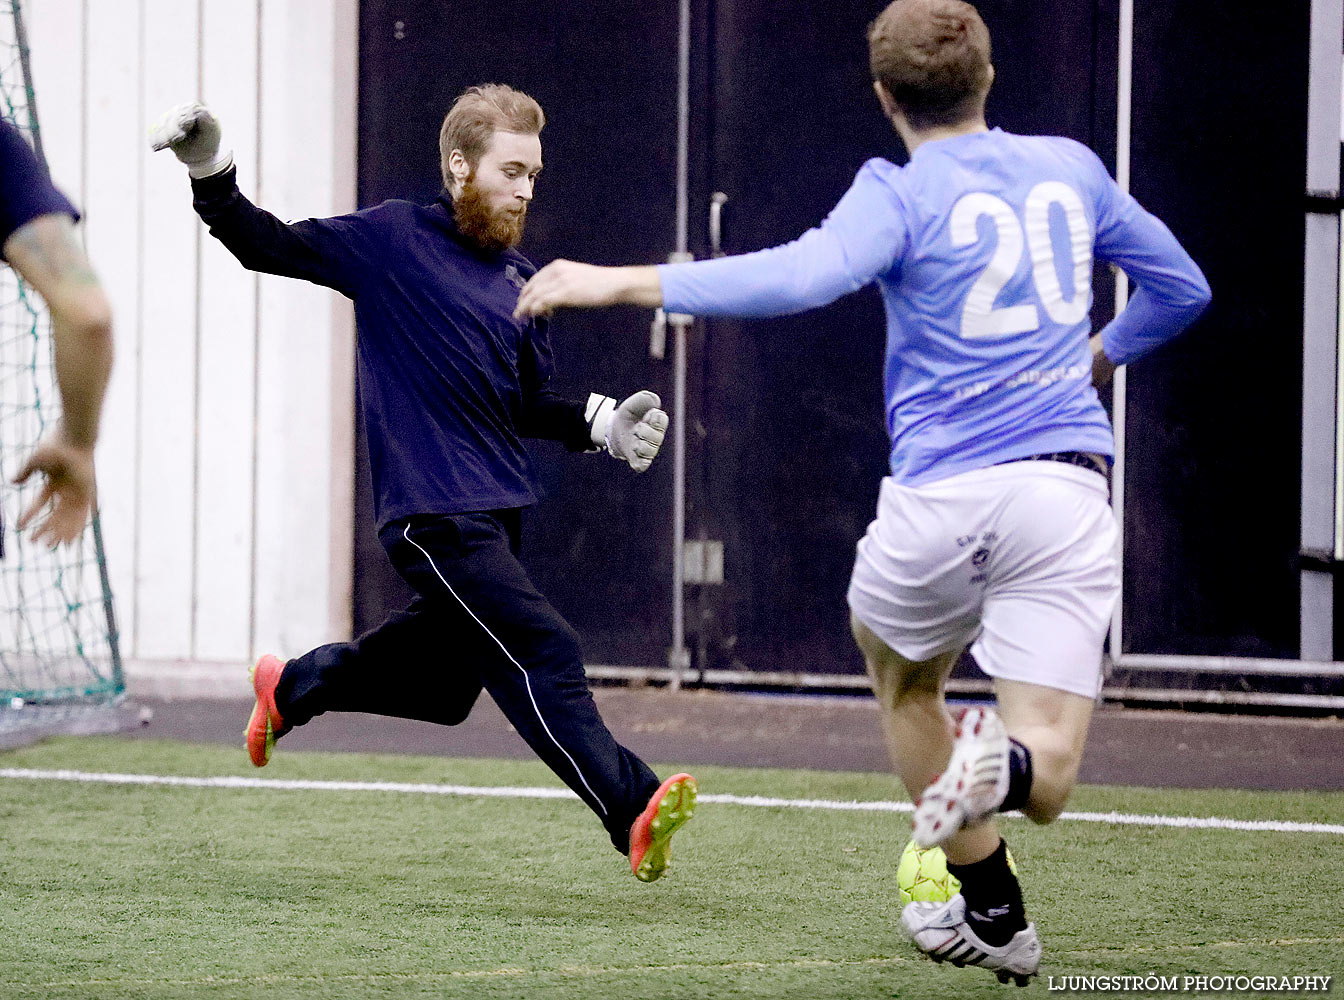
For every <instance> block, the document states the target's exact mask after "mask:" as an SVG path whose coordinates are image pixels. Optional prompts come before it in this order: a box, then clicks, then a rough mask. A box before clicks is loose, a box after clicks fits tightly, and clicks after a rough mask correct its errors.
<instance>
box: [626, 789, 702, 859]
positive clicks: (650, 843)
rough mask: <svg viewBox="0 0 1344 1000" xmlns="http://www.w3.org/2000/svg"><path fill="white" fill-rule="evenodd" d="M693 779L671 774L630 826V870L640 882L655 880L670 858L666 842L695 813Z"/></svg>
mask: <svg viewBox="0 0 1344 1000" xmlns="http://www.w3.org/2000/svg"><path fill="white" fill-rule="evenodd" d="M695 793H696V784H695V779H694V778H692V777H691V776H690V775H689V774H674V775H672V777H670V778H668V779H667V780H666V781H664V782H663V783H662V784H661V785H659V786H658V791H656V792H654V793H653V798H651V799H649V804H648V805H647V806H646V807H645V808H644V811H643V812H642V813H640V814H639V816H638V817H637V818H636V819H635V822H634V824H633V825H632V826H631V827H630V870H631V871H632V872H634V873H635V878H637V879H639V880H640V881H641V882H656V881H658V879H660V878H662V877H663V875H664V874H666V872H667V869H668V867H669V866H670V865H671V861H670V860H669V856H668V842H669V841H671V839H672V834H674V833H676V832H677V831H678V830H680V829H681V828H682V827H683V826H685V825H686V821H687V820H688V819H690V818H691V816H692V815H693V814H694V812H695Z"/></svg>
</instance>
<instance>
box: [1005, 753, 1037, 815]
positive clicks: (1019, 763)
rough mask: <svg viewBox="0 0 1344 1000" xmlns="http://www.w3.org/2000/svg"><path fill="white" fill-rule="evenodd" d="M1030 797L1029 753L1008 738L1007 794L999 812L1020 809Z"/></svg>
mask: <svg viewBox="0 0 1344 1000" xmlns="http://www.w3.org/2000/svg"><path fill="white" fill-rule="evenodd" d="M1030 795H1031V751H1030V750H1028V749H1027V748H1026V747H1025V746H1023V745H1022V744H1021V743H1019V742H1018V741H1017V740H1015V739H1013V738H1012V737H1011V736H1010V737H1008V793H1007V794H1006V795H1005V796H1004V797H1003V805H1001V806H999V812H1010V811H1012V810H1013V809H1021V808H1022V807H1023V806H1024V805H1026V804H1027V799H1028V798H1029V797H1030Z"/></svg>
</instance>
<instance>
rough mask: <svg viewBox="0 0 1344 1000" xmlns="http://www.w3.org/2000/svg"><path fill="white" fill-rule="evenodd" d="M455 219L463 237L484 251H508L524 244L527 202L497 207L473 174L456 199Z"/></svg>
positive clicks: (454, 204)
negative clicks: (512, 206) (513, 205)
mask: <svg viewBox="0 0 1344 1000" xmlns="http://www.w3.org/2000/svg"><path fill="white" fill-rule="evenodd" d="M453 218H455V219H456V220H457V228H458V229H460V230H461V231H462V234H463V235H464V236H466V237H467V238H468V239H470V240H472V241H473V242H475V243H477V244H478V245H479V246H481V247H482V248H483V249H485V250H494V251H500V250H507V249H509V248H510V247H516V246H517V245H518V244H519V243H520V242H522V239H523V225H524V223H525V222H526V221H527V204H526V203H525V202H524V203H523V204H521V205H519V206H518V207H517V208H494V207H493V206H491V204H490V198H489V195H488V194H487V193H486V192H485V191H483V190H482V189H481V187H480V186H479V185H478V184H477V183H476V180H475V176H474V174H473V176H471V177H468V178H467V179H466V180H465V181H463V182H462V190H461V192H459V193H458V196H457V197H456V198H454V199H453Z"/></svg>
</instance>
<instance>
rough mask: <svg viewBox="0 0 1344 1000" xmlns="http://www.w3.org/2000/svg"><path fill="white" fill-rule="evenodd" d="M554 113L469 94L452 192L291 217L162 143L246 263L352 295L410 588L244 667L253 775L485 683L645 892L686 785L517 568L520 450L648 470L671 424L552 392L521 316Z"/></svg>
mask: <svg viewBox="0 0 1344 1000" xmlns="http://www.w3.org/2000/svg"><path fill="white" fill-rule="evenodd" d="M544 124H545V117H544V115H543V113H542V110H541V107H540V106H539V105H538V104H537V102H536V101H534V100H533V99H532V98H531V97H529V96H527V95H526V94H523V93H521V92H520V91H517V90H514V89H512V88H510V87H506V86H502V85H496V84H491V85H488V86H483V87H472V88H469V89H468V90H467V91H465V92H464V93H463V94H462V95H461V96H460V97H458V99H457V100H456V101H455V102H454V104H453V106H452V108H451V110H450V111H449V112H448V115H447V116H446V118H445V119H444V123H443V128H442V130H441V133H440V137H439V147H440V154H441V164H442V172H443V183H444V190H443V192H442V193H441V195H440V196H439V198H438V199H437V200H436V201H435V202H434V203H433V204H430V205H424V206H422V205H417V204H414V203H412V202H408V201H387V202H384V203H383V204H381V205H378V206H376V207H373V208H369V209H365V210H363V211H359V212H355V213H353V214H350V215H343V216H339V217H336V218H329V219H308V220H304V221H301V222H295V223H292V224H287V223H284V222H281V221H280V220H279V219H277V218H275V217H274V216H273V215H271V214H270V213H268V212H266V211H263V210H262V209H260V208H258V207H257V206H255V205H253V204H252V203H251V202H249V201H248V200H247V199H246V198H245V197H243V195H242V194H241V193H240V192H239V190H238V184H237V176H236V171H235V168H234V165H233V157H232V154H231V152H229V151H228V150H227V149H226V148H224V147H223V146H222V144H221V130H220V125H219V122H218V120H217V119H216V118H215V117H214V116H213V115H212V114H211V113H210V112H209V110H207V109H206V108H204V107H203V106H201V105H199V104H185V105H180V106H178V107H176V108H173V109H172V110H171V111H169V112H168V113H167V114H166V115H165V116H164V117H163V118H162V119H161V120H160V122H159V124H158V125H156V126H155V127H154V129H153V131H152V133H151V144H152V145H153V147H154V148H155V149H171V150H172V151H173V152H174V153H175V154H176V156H177V157H178V159H180V160H181V161H182V162H184V163H185V164H186V165H187V168H188V171H189V173H190V175H191V178H192V181H191V184H192V191H193V194H194V206H195V209H196V211H197V213H198V214H199V215H200V217H201V218H202V219H203V220H204V221H205V223H206V224H207V225H208V226H209V227H210V233H211V235H212V236H214V237H215V238H216V239H218V240H219V241H220V242H221V243H223V244H224V246H225V247H227V248H228V250H229V251H230V252H231V253H232V254H233V255H234V256H235V257H237V258H238V260H239V261H240V262H241V263H242V264H243V265H244V266H245V267H247V268H249V269H251V270H254V271H262V272H265V273H268V274H278V275H284V276H287V277H293V278H302V279H304V280H307V281H311V282H314V283H316V284H319V285H325V286H327V287H329V288H333V289H335V290H336V291H338V292H340V293H341V294H343V295H345V296H347V297H349V298H350V299H352V300H353V301H354V305H355V316H356V321H357V325H358V331H359V335H358V374H359V380H358V387H359V401H360V407H361V410H362V415H363V420H364V427H365V431H366V437H367V440H368V447H369V464H370V468H371V472H372V476H373V492H374V498H375V499H374V502H375V507H376V509H375V515H376V520H377V524H378V535H379V540H380V541H381V542H382V544H383V547H384V548H385V549H386V551H387V553H388V555H389V557H390V558H391V560H392V564H393V565H394V566H395V567H396V570H397V572H398V573H399V574H400V575H401V577H402V578H403V579H404V580H405V581H406V582H407V583H408V584H410V586H411V587H412V588H414V590H415V592H416V595H417V596H416V597H415V599H414V600H413V601H412V603H411V605H410V606H409V607H408V608H407V609H406V610H404V611H401V612H398V613H395V614H393V615H392V616H391V617H389V618H388V619H387V620H386V621H384V622H383V623H382V624H381V625H379V626H378V627H377V628H375V629H373V630H372V631H370V632H368V633H366V634H365V635H362V636H360V637H359V638H357V639H355V640H354V641H352V642H337V643H332V644H330V645H325V646H321V647H319V648H317V649H314V650H312V651H310V652H308V653H305V654H304V655H302V656H300V657H298V658H296V659H293V660H290V661H288V662H283V661H281V660H280V659H278V658H277V657H274V656H269V655H268V656H263V657H261V659H260V660H259V661H258V662H257V663H256V665H255V666H254V667H253V669H252V683H253V688H254V691H255V695H256V704H255V707H254V709H253V712H252V716H251V719H250V720H249V722H248V726H247V733H246V744H247V750H248V754H249V756H250V757H251V760H252V763H253V764H255V765H256V766H258V767H261V766H263V765H265V764H266V763H267V761H268V760H269V759H270V756H271V752H272V748H273V745H274V742H275V740H276V739H278V738H279V737H281V736H283V735H284V734H285V733H287V732H289V731H290V730H291V729H293V728H294V727H295V726H301V725H304V724H305V723H307V722H308V721H310V720H311V719H313V718H314V717H316V716H318V715H321V714H322V713H323V712H371V713H375V714H380V715H387V716H395V717H400V718H408V719H421V720H425V721H429V722H435V723H439V724H442V725H449V726H451V725H455V724H457V723H460V722H462V721H463V720H464V719H465V718H466V717H467V715H468V714H469V713H470V711H471V709H472V706H473V705H474V704H475V701H476V699H477V697H478V696H479V695H480V693H481V691H482V690H483V689H484V690H485V691H487V692H489V694H490V696H491V697H492V698H493V699H494V700H495V702H496V703H497V704H498V705H499V707H500V709H501V710H502V711H503V713H504V715H505V716H506V717H507V718H508V720H509V722H510V723H512V724H513V726H514V728H515V729H517V731H518V733H519V734H520V735H521V736H522V737H523V739H525V740H526V741H527V742H528V744H529V745H530V746H531V747H532V749H533V750H534V751H535V752H536V754H537V755H538V756H539V757H540V758H541V759H542V760H543V761H545V762H546V764H547V765H549V766H550V768H551V769H552V770H553V771H554V772H555V773H556V774H557V775H558V776H559V777H560V779H561V780H563V781H564V782H565V784H567V785H568V786H569V787H570V788H571V789H573V791H574V792H575V794H577V795H578V796H579V798H580V799H582V800H583V801H584V802H585V803H587V805H588V806H589V807H590V808H592V810H593V811H594V812H595V813H596V814H597V815H598V817H599V818H600V819H601V821H602V824H603V825H604V826H605V827H606V829H607V832H608V833H609V834H610V836H611V840H612V843H613V844H614V845H615V846H616V848H617V850H619V851H621V852H622V853H624V854H627V855H628V856H629V859H630V865H631V869H632V871H633V872H634V874H635V875H636V877H637V878H639V879H640V880H641V881H645V882H652V881H654V880H655V879H657V878H659V877H661V876H662V874H663V873H664V871H665V870H666V868H667V865H668V846H669V840H670V838H671V836H672V834H673V833H674V832H675V831H676V830H677V829H678V828H680V826H681V825H682V824H684V823H685V822H686V820H687V819H689V818H690V816H691V813H692V811H693V807H694V800H695V791H696V788H695V780H694V779H693V778H692V777H691V776H690V775H687V774H677V775H673V776H672V777H669V778H668V779H666V780H665V781H660V780H659V778H658V777H657V775H655V774H654V773H653V771H652V770H650V769H649V767H648V766H647V765H646V764H645V763H644V762H643V761H642V760H640V758H639V757H637V756H636V755H635V754H634V753H632V752H631V751H630V750H628V749H626V748H625V747H623V746H621V745H620V744H619V743H617V742H616V740H615V738H614V737H613V736H612V734H611V732H610V731H609V730H608V729H607V726H606V724H605V723H604V722H603V721H602V718H601V716H600V715H599V713H598V711H597V706H596V704H595V703H594V701H593V697H592V693H591V691H590V690H589V687H588V683H587V678H586V675H585V673H584V669H583V663H582V659H581V654H580V649H579V640H578V637H577V635H576V634H575V632H574V630H573V629H572V628H571V627H570V625H569V624H568V623H567V622H566V621H565V620H564V619H563V618H562V617H561V616H560V614H559V613H558V612H557V611H556V610H555V608H553V607H552V606H551V604H550V602H549V601H547V600H546V598H545V597H544V596H542V594H541V593H540V592H539V591H538V590H537V588H536V587H535V586H534V585H533V583H532V581H531V580H530V579H529V577H528V575H527V573H526V572H525V570H524V569H523V566H522V564H521V563H520V562H519V561H518V546H519V532H520V526H521V515H522V511H523V510H524V509H525V508H526V507H528V506H530V505H531V504H533V503H534V502H536V499H537V497H536V490H535V485H534V481H535V473H534V471H533V467H532V464H531V461H530V459H529V457H528V454H527V451H526V450H525V448H524V446H523V441H522V439H523V438H526V437H531V438H548V439H552V440H557V441H560V442H562V443H563V444H564V445H565V446H566V448H568V449H569V450H570V451H575V452H585V451H597V450H605V451H607V452H608V453H609V454H610V455H612V456H613V457H615V458H617V459H619V460H621V461H623V462H626V463H627V464H628V465H629V466H630V467H631V468H632V469H634V470H635V471H637V472H642V471H644V470H646V469H647V468H648V467H649V465H650V463H652V461H653V460H654V458H655V457H656V456H657V454H658V450H659V447H660V446H661V444H662V441H663V435H664V432H665V431H666V428H667V414H666V413H664V412H663V411H662V410H661V409H660V408H659V399H658V396H657V395H655V394H654V393H653V392H649V391H642V392H636V393H635V394H634V395H632V396H629V397H628V398H626V399H625V400H624V401H622V402H619V403H618V402H617V400H616V399H614V398H611V397H608V396H605V395H601V394H596V393H595V394H592V395H590V396H589V397H588V399H586V400H581V399H567V398H564V397H562V396H561V395H559V394H557V393H556V392H555V391H553V390H552V389H551V388H550V387H549V383H550V379H551V375H552V372H553V368H554V363H553V359H552V353H551V345H550V341H549V336H548V330H547V321H546V320H545V319H544V318H537V319H531V320H518V319H515V318H514V316H513V312H514V308H515V306H516V304H517V300H518V293H519V290H520V289H521V288H522V287H523V285H524V284H525V283H526V281H527V279H528V278H529V277H531V275H532V274H533V273H534V272H535V268H534V267H533V265H532V264H531V262H530V261H528V259H527V258H526V257H524V256H523V255H522V254H521V253H519V252H518V250H517V249H516V247H517V245H518V243H519V241H520V240H521V238H522V234H523V226H524V221H525V219H526V216H527V210H528V206H529V204H530V202H531V200H532V194H533V186H534V184H535V182H536V178H537V175H538V174H539V173H540V171H541V167H542V161H541V139H540V132H541V129H542V127H543V125H544Z"/></svg>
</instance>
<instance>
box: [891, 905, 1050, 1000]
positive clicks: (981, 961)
mask: <svg viewBox="0 0 1344 1000" xmlns="http://www.w3.org/2000/svg"><path fill="white" fill-rule="evenodd" d="M901 926H902V927H904V928H905V932H906V933H907V934H909V935H910V938H911V940H913V941H914V942H915V947H916V948H918V949H919V950H920V951H922V952H923V953H924V954H926V955H928V956H929V958H931V959H933V960H934V961H935V962H950V963H951V964H953V965H957V966H965V965H978V966H979V967H980V968H982V969H988V970H989V971H990V972H993V973H994V974H995V975H996V976H998V978H999V982H1001V983H1007V982H1010V981H1012V982H1015V983H1017V985H1018V986H1026V985H1027V983H1028V982H1029V981H1030V980H1031V977H1032V976H1034V975H1036V972H1037V970H1038V969H1040V967H1041V939H1040V937H1039V936H1038V935H1037V933H1036V925H1035V924H1027V926H1026V927H1025V928H1023V929H1022V930H1020V931H1018V932H1017V933H1016V934H1014V935H1013V937H1012V939H1011V940H1010V941H1009V942H1008V943H1007V944H1005V945H1003V946H1002V947H999V948H995V947H994V946H993V945H990V944H986V943H985V942H984V941H981V940H980V938H979V936H978V935H977V934H976V933H975V931H974V930H972V929H971V925H970V924H969V923H967V922H966V900H965V899H964V898H963V897H962V895H961V894H960V893H958V894H957V895H955V896H953V897H952V898H951V899H949V900H948V901H947V902H945V903H909V904H907V905H906V907H905V909H904V910H902V911H901Z"/></svg>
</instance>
